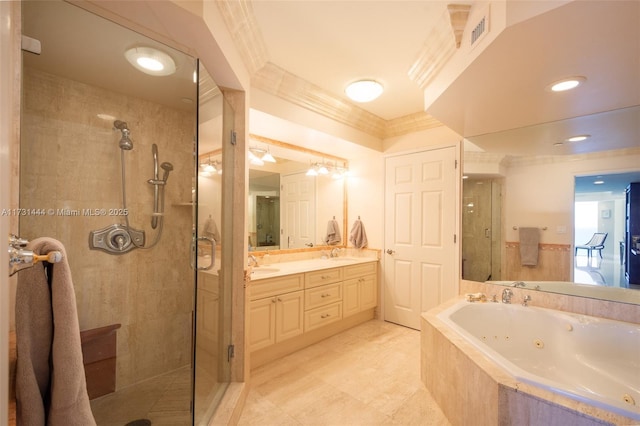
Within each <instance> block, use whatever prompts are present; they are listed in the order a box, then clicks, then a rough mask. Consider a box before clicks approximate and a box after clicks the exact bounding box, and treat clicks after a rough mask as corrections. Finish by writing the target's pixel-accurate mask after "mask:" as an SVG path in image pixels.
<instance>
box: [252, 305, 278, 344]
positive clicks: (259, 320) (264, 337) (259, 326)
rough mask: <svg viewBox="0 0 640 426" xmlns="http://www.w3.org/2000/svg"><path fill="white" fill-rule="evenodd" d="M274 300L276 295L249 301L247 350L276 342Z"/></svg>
mask: <svg viewBox="0 0 640 426" xmlns="http://www.w3.org/2000/svg"><path fill="white" fill-rule="evenodd" d="M276 302H277V299H276V297H267V298H265V299H258V300H253V301H252V302H251V303H249V351H255V350H256V349H261V348H264V347H266V346H269V345H273V344H274V343H275V342H276V333H275V330H276V325H275V324H276V306H277V304H276Z"/></svg>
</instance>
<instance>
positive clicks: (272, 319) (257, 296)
mask: <svg viewBox="0 0 640 426" xmlns="http://www.w3.org/2000/svg"><path fill="white" fill-rule="evenodd" d="M249 298H250V302H249V324H250V328H249V350H250V351H255V350H257V349H260V348H264V347H267V346H270V345H273V344H275V343H278V342H282V341H284V340H287V339H290V338H292V337H295V336H297V335H299V334H302V333H303V332H304V275H303V274H294V275H287V276H284V277H276V278H269V279H265V280H261V281H260V284H259V285H253V286H250V289H249Z"/></svg>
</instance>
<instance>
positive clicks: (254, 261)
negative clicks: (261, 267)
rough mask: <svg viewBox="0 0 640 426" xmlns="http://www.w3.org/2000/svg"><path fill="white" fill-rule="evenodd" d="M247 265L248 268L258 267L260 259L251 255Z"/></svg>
mask: <svg viewBox="0 0 640 426" xmlns="http://www.w3.org/2000/svg"><path fill="white" fill-rule="evenodd" d="M247 265H248V266H256V267H257V266H258V259H256V257H255V256H254V255H252V254H250V255H249V258H248V259H247Z"/></svg>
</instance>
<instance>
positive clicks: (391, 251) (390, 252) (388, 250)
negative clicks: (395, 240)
mask: <svg viewBox="0 0 640 426" xmlns="http://www.w3.org/2000/svg"><path fill="white" fill-rule="evenodd" d="M395 252H396V251H395V250H391V249H387V254H393V253H395Z"/></svg>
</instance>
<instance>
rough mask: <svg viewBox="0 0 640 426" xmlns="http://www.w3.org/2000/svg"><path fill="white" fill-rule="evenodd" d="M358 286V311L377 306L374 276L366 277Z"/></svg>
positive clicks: (361, 279) (360, 280)
mask: <svg viewBox="0 0 640 426" xmlns="http://www.w3.org/2000/svg"><path fill="white" fill-rule="evenodd" d="M358 281H359V284H360V287H359V288H360V310H361V311H364V310H365V309H369V308H375V307H376V306H377V305H378V292H377V287H378V286H377V281H378V280H377V279H376V275H367V276H366V277H362V278H360V279H359V280H358Z"/></svg>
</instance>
